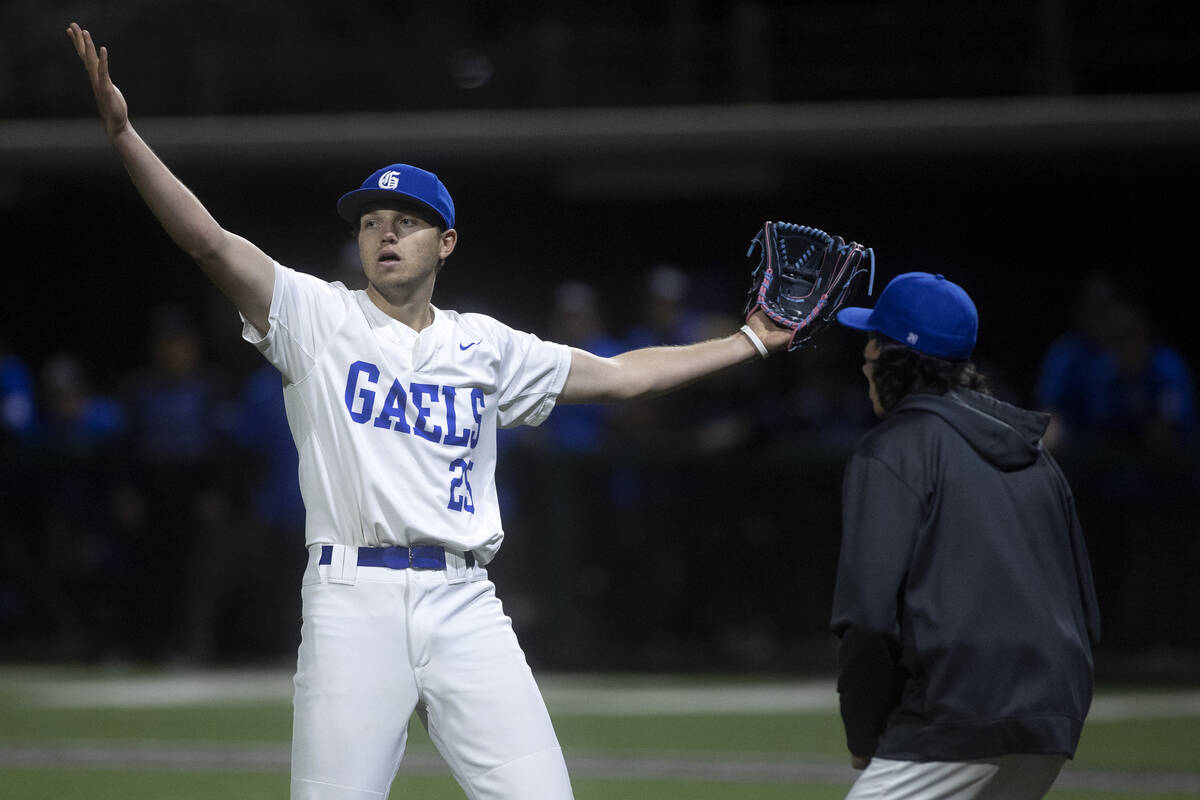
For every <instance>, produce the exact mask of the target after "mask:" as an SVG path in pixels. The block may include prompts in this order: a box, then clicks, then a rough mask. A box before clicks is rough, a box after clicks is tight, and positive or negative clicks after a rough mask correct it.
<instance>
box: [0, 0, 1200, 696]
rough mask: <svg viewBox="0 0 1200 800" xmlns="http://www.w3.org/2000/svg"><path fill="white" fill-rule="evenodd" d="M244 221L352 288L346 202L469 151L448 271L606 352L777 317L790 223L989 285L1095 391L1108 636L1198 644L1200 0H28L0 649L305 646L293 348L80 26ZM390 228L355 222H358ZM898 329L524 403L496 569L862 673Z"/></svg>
mask: <svg viewBox="0 0 1200 800" xmlns="http://www.w3.org/2000/svg"><path fill="white" fill-rule="evenodd" d="M75 19H77V20H79V21H80V22H81V23H82V24H83V25H84V26H85V27H87V28H89V29H90V30H91V31H92V32H93V34H94V36H95V37H96V39H97V41H98V43H100V44H103V45H106V46H108V47H109V48H110V51H111V57H112V72H113V77H114V80H115V82H116V83H117V85H118V86H119V87H120V88H121V89H122V91H123V92H124V94H125V96H126V98H127V99H128V101H129V103H130V109H131V117H132V119H133V121H134V124H135V125H136V126H137V127H138V129H139V131H140V132H141V133H142V134H143V136H144V137H145V138H146V139H147V140H148V141H149V142H150V144H151V145H152V146H154V147H155V148H156V150H157V151H158V152H159V153H160V155H162V156H163V157H164V159H165V160H166V161H167V162H168V163H169V164H170V165H171V166H172V168H173V169H174V170H175V171H176V172H177V173H178V174H179V175H180V177H181V178H182V179H183V180H184V182H185V183H187V184H188V185H189V186H190V187H192V188H193V190H195V191H196V193H197V194H198V195H199V196H200V198H201V199H202V200H203V201H204V202H205V203H206V205H207V206H208V207H209V209H210V210H211V211H212V212H213V213H214V215H215V216H216V217H217V218H218V219H219V220H220V221H221V222H222V223H223V224H224V225H225V226H226V227H228V228H230V229H231V230H233V231H235V232H238V233H241V234H243V235H245V236H247V237H248V238H250V239H252V240H254V241H255V242H256V243H258V244H259V245H260V246H262V247H263V248H264V249H265V250H267V252H268V253H270V254H271V255H272V256H274V257H275V258H277V259H278V260H280V261H281V262H283V263H285V264H288V265H290V266H293V267H296V268H298V269H302V270H306V271H309V272H312V273H315V274H318V275H321V276H323V277H326V278H329V279H333V280H343V281H345V282H347V283H348V284H350V285H355V283H356V281H359V280H360V279H361V274H360V273H359V271H358V268H357V262H356V259H357V254H356V251H355V250H353V248H352V246H351V245H350V242H351V239H350V238H349V235H348V232H347V231H346V230H345V226H344V225H343V224H342V223H341V222H340V220H338V218H337V217H336V215H335V213H334V210H333V209H334V201H335V200H336V199H337V197H338V196H339V195H340V194H342V193H343V192H345V191H347V190H349V189H351V188H355V187H356V186H357V185H358V184H359V183H360V182H361V180H362V179H363V178H364V177H365V176H366V175H367V174H369V173H370V172H372V171H373V170H375V169H376V168H377V167H379V166H381V165H383V164H387V163H392V162H395V161H406V162H410V163H415V164H418V165H421V166H424V167H426V168H429V169H431V170H433V171H435V172H437V173H438V174H439V175H440V176H441V177H442V179H443V181H444V182H445V183H446V184H447V186H448V187H449V188H450V191H451V192H452V194H453V195H454V198H455V202H456V205H457V211H458V229H459V233H460V241H459V247H458V249H457V250H456V252H455V254H454V256H453V258H452V260H451V262H450V264H449V266H448V267H447V269H446V270H445V272H444V273H443V275H442V277H441V280H440V282H439V286H438V290H437V293H436V294H435V297H434V301H435V303H436V304H437V305H439V306H441V307H446V308H456V309H458V310H462V311H480V312H484V313H489V314H492V315H494V316H496V317H498V318H500V319H502V320H504V321H505V322H507V323H509V324H511V325H513V326H514V327H518V328H523V329H526V330H530V331H533V332H535V333H538V334H539V335H541V336H543V337H546V338H552V339H555V340H557V341H563V342H567V343H570V344H574V345H577V346H582V347H585V348H587V349H591V350H593V351H595V352H600V353H607V352H616V351H619V350H620V349H624V348H627V347H631V346H637V345H642V344H659V343H670V342H681V341H689V340H692V339H694V338H696V337H699V336H710V335H718V334H723V333H725V332H728V331H729V330H731V329H732V328H734V327H736V326H737V325H738V324H739V321H738V319H737V317H738V312H739V311H740V309H741V306H742V301H743V295H744V291H745V289H746V287H747V285H748V267H749V264H748V262H747V261H746V260H745V258H744V253H745V250H746V247H747V245H748V242H749V240H750V238H751V237H752V236H753V234H754V233H755V231H756V228H757V226H758V225H759V224H760V223H761V221H762V220H764V219H787V220H791V221H795V222H800V223H804V224H808V225H813V226H817V227H821V228H824V229H826V230H829V231H831V232H834V233H839V234H841V235H844V236H846V237H847V238H853V239H856V240H858V241H860V242H864V243H867V244H869V245H871V246H873V247H874V248H875V250H876V252H877V255H878V264H879V275H878V280H877V287H878V286H881V285H882V284H883V283H884V282H886V281H887V280H888V279H890V278H891V277H893V276H894V275H896V274H899V273H901V272H905V271H908V270H913V269H921V270H927V271H932V272H942V273H945V274H946V275H947V276H949V277H951V278H952V279H954V280H956V281H957V282H959V283H961V284H962V285H963V286H964V287H965V288H966V289H967V290H968V291H969V292H970V293H971V294H972V296H973V297H974V298H975V300H976V303H977V305H978V307H979V311H980V316H981V334H980V335H981V341H980V345H979V347H978V349H977V351H976V357H977V361H978V362H979V363H980V365H981V366H982V367H983V368H984V370H985V371H986V372H988V373H989V374H990V375H991V377H992V379H993V384H994V388H995V390H996V393H997V394H998V395H1000V396H1001V397H1003V398H1004V399H1008V400H1011V401H1014V402H1017V403H1021V404H1024V405H1027V406H1031V407H1038V408H1043V409H1045V410H1049V411H1053V412H1055V413H1056V423H1055V425H1054V427H1053V436H1052V437H1051V439H1050V441H1049V444H1050V445H1051V446H1052V447H1053V448H1054V451H1055V454H1056V455H1057V456H1058V457H1059V459H1060V461H1061V463H1062V464H1063V466H1064V469H1065V470H1066V471H1067V473H1068V476H1069V477H1070V479H1071V480H1072V483H1073V486H1074V487H1075V490H1076V493H1077V495H1078V502H1079V506H1080V512H1081V515H1082V517H1083V519H1084V523H1085V530H1086V533H1087V537H1088V541H1089V546H1090V548H1091V551H1092V558H1093V561H1094V567H1095V572H1096V578H1097V584H1098V586H1099V589H1100V592H1101V602H1102V605H1103V608H1102V611H1103V615H1104V620H1105V626H1106V629H1105V639H1104V642H1103V644H1102V646H1101V650H1100V654H1099V655H1100V664H1101V668H1102V670H1105V671H1106V673H1105V674H1108V675H1116V674H1120V673H1133V672H1136V673H1137V674H1139V675H1140V676H1142V677H1146V676H1151V675H1156V674H1158V675H1164V676H1168V677H1170V676H1179V675H1190V676H1192V677H1194V675H1195V671H1194V670H1195V668H1196V667H1195V663H1196V658H1197V655H1198V653H1200V594H1198V593H1196V592H1194V591H1192V588H1191V587H1192V584H1193V582H1194V575H1195V573H1196V570H1197V568H1198V567H1200V546H1198V544H1197V541H1196V520H1197V512H1198V511H1200V501H1198V500H1197V496H1198V490H1200V479H1198V477H1197V476H1198V471H1197V451H1196V446H1195V434H1196V430H1195V428H1196V410H1195V394H1194V365H1195V364H1196V359H1197V356H1198V355H1200V353H1198V350H1197V344H1196V338H1195V334H1194V331H1193V327H1194V326H1193V325H1192V324H1191V319H1190V314H1191V306H1192V302H1191V296H1189V295H1188V294H1187V291H1186V285H1188V284H1189V283H1193V282H1194V280H1193V277H1192V273H1193V271H1194V270H1195V267H1196V256H1195V254H1194V250H1195V247H1194V246H1193V245H1192V243H1191V242H1190V237H1189V235H1188V234H1187V233H1186V232H1187V231H1188V230H1192V229H1193V228H1192V217H1193V216H1194V214H1195V211H1194V209H1195V207H1196V203H1195V199H1194V186H1195V184H1196V180H1197V178H1198V177H1200V148H1198V147H1197V144H1198V143H1200V6H1198V5H1197V4H1194V3H1189V2H1155V0H1141V1H1140V2H1133V1H1132V0H1116V1H1114V2H1081V0H1012V1H1011V2H1005V3H991V2H950V1H949V0H947V1H944V2H942V1H936V2H913V1H912V0H897V2H865V1H864V2H852V1H848V2H832V1H831V0H823V1H820V2H817V1H813V2H770V1H768V0H742V2H701V1H700V0H674V1H664V2H642V3H637V4H606V5H604V6H603V7H601V6H600V5H599V4H592V3H580V2H556V3H540V2H532V3H512V2H442V3H438V4H422V5H417V4H404V3H397V2H391V1H388V2H384V1H382V0H374V1H371V0H367V1H366V2H362V3H357V4H344V3H337V4H335V3H329V4H315V3H308V4H305V3H299V4H297V3H295V2H291V3H283V2H276V1H275V0H264V1H261V2H247V1H246V0H237V2H233V0H229V1H228V2H197V1H195V0H176V1H175V2H172V3H161V2H150V1H149V0H144V1H140V2H139V1H137V0H124V1H123V2H116V1H110V2H103V3H101V2H85V1H82V0H81V1H80V2H59V1H58V0H39V2H36V3H35V2H30V1H29V0H7V2H5V3H4V4H3V6H0V232H2V235H3V241H4V243H5V253H6V254H7V259H6V263H5V267H6V269H7V271H8V274H9V280H8V282H7V286H6V288H5V289H4V290H3V291H2V292H0V298H2V300H0V311H2V315H0V393H2V394H0V402H2V411H3V414H2V417H3V425H2V429H3V433H2V436H3V440H2V441H3V445H2V451H0V452H2V456H0V477H2V479H3V481H2V483H0V658H3V659H7V660H25V659H48V658H49V659H72V660H87V661H116V662H124V661H148V662H168V663H229V662H244V661H263V660H267V661H273V660H279V661H281V662H284V663H286V662H287V661H288V660H289V659H290V658H291V657H292V653H293V651H294V644H295V640H296V637H297V636H298V620H297V616H298V613H299V611H298V609H299V603H298V597H297V595H298V592H297V579H298V569H299V567H298V564H299V562H300V559H301V558H302V556H303V553H302V548H301V542H302V522H301V517H300V509H299V507H298V499H297V497H296V487H295V471H294V470H295V450H294V447H293V446H292V444H291V440H290V437H289V435H288V433H287V429H286V424H285V422H284V420H283V416H282V405H281V400H280V393H279V386H278V378H277V376H276V375H275V373H273V372H272V371H270V369H269V368H268V367H266V366H265V362H264V361H263V360H262V359H261V357H260V356H259V355H258V354H257V353H256V352H255V351H254V349H253V348H252V347H250V346H249V345H246V344H245V343H243V342H242V341H241V340H240V337H239V321H238V319H237V315H236V312H235V311H234V310H233V309H232V307H231V306H230V305H229V304H228V303H227V302H226V301H225V300H224V299H223V298H221V297H219V296H218V295H217V293H216V292H215V291H214V290H213V289H211V288H210V287H209V286H208V285H207V283H206V282H205V281H204V279H203V278H202V277H201V276H200V275H199V273H198V271H197V270H196V269H195V268H194V266H193V265H191V264H190V263H189V262H188V260H187V259H186V258H185V257H184V256H183V255H182V254H181V253H180V252H179V251H177V250H176V249H175V248H174V246H173V245H172V244H171V243H170V241H169V240H168V239H167V237H166V236H165V235H164V234H163V233H162V232H161V230H160V229H159V227H158V225H157V223H156V222H155V221H154V219H153V218H152V217H151V216H150V214H149V213H148V212H147V211H146V210H145V208H144V206H143V205H142V204H141V201H140V199H139V198H138V197H137V195H136V193H135V191H134V190H133V189H132V187H131V186H130V184H129V182H128V180H127V178H126V177H125V175H124V172H123V170H122V168H121V166H120V164H119V162H118V161H117V159H116V157H115V156H114V155H113V153H112V152H111V150H110V148H109V146H108V144H107V142H106V140H105V137H104V134H103V131H102V129H101V126H100V124H99V122H98V121H97V119H96V117H95V114H94V102H93V100H92V97H91V92H90V89H89V87H88V85H87V81H86V77H85V74H84V72H83V70H82V68H81V66H80V64H79V62H78V59H77V58H76V56H75V54H74V52H73V50H72V48H71V46H70V43H69V41H68V39H67V37H66V35H65V33H64V30H65V28H66V25H67V23H68V22H70V21H72V20H75ZM348 246H350V247H351V249H349V250H348V249H347V247H348ZM861 345H862V341H861V339H860V338H859V337H857V336H856V335H851V332H849V331H845V330H841V331H838V330H834V331H831V332H829V333H828V334H826V335H825V336H824V337H822V338H821V339H820V340H818V342H817V343H816V344H815V346H813V347H811V348H806V349H805V350H803V351H801V352H799V353H794V354H791V355H790V356H787V357H775V358H772V359H771V360H770V361H768V362H766V363H764V364H748V365H745V366H744V367H740V368H738V369H736V370H733V371H730V372H729V373H727V374H724V375H721V376H718V377H716V378H714V379H712V380H710V381H706V382H704V383H703V384H701V385H698V386H696V387H693V388H691V389H689V390H686V391H684V392H681V393H679V394H678V395H674V396H671V397H668V398H664V399H661V400H657V401H654V402H652V403H642V404H637V405H634V406H629V407H623V408H619V409H618V408H592V409H576V408H571V409H560V410H559V411H557V412H556V413H555V414H554V415H552V417H551V419H550V421H549V422H547V423H546V425H545V426H543V427H542V428H539V429H525V430H519V431H512V432H506V433H504V434H503V435H502V440H501V447H502V452H503V456H502V457H501V463H500V469H499V474H498V478H499V481H500V484H501V488H502V492H503V502H504V511H505V515H506V529H507V533H508V537H507V539H506V541H505V546H504V548H503V550H502V551H501V554H500V556H499V558H498V560H497V561H496V562H495V563H494V565H493V567H492V568H491V572H492V576H493V578H494V579H495V580H496V581H497V583H498V584H499V587H500V594H501V597H502V598H504V599H505V601H506V607H507V608H508V611H509V613H510V614H511V616H512V617H513V618H514V622H515V624H516V626H517V629H518V631H519V632H520V634H521V636H522V640H523V643H524V645H525V647H526V650H527V652H528V653H529V655H530V659H531V661H533V662H534V663H535V665H537V666H542V667H548V668H555V669H660V668H670V669H685V670H689V669H690V670H731V671H760V672H765V671H770V672H785V673H786V672H804V671H814V670H815V671H827V670H829V669H831V668H832V667H833V666H834V664H833V641H832V638H831V637H830V636H829V635H828V633H827V632H826V623H827V616H828V611H829V603H830V598H831V593H832V585H833V572H834V566H835V563H836V557H837V548H838V536H839V518H838V514H839V509H838V506H839V497H840V479H841V467H842V464H843V463H844V460H845V458H846V456H847V455H848V454H849V452H850V450H851V449H852V448H853V446H854V443H855V441H856V440H857V438H858V437H859V436H861V435H862V433H863V432H865V431H866V430H867V429H868V428H869V427H870V426H871V425H872V424H873V419H872V417H871V416H870V408H869V403H868V401H867V398H866V392H865V387H864V385H863V384H864V381H863V379H862V377H861V374H860V373H859V366H860V363H861V357H860V351H861Z"/></svg>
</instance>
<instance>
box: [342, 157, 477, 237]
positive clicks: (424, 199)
mask: <svg viewBox="0 0 1200 800" xmlns="http://www.w3.org/2000/svg"><path fill="white" fill-rule="evenodd" d="M386 200H393V201H395V200H403V201H408V202H413V203H416V204H417V205H419V206H422V207H424V208H427V209H429V210H430V211H432V212H433V213H434V214H436V215H437V216H438V218H439V219H440V220H441V221H442V222H443V223H444V224H445V227H446V230H449V229H450V228H453V227H454V201H453V200H451V199H450V192H448V191H446V187H445V186H444V185H442V182H441V181H440V180H438V176H437V175H434V174H433V173H432V172H427V171H425V170H423V169H421V168H420V167H414V166H410V165H409V164H389V165H388V166H386V167H384V168H382V169H378V170H376V171H375V172H372V173H371V176H370V177H369V178H367V179H366V180H365V181H363V183H362V186H361V187H360V188H358V189H355V190H354V191H352V192H346V194H344V195H342V196H341V199H339V200H338V203H337V211H338V216H340V217H341V218H342V219H344V220H346V221H347V222H350V223H353V224H355V225H357V224H358V218H359V216H361V215H362V209H363V207H364V206H366V205H367V204H368V203H378V202H380V201H386Z"/></svg>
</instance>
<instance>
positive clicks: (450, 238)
mask: <svg viewBox="0 0 1200 800" xmlns="http://www.w3.org/2000/svg"><path fill="white" fill-rule="evenodd" d="M441 238H442V247H441V250H440V251H439V252H438V257H439V258H441V259H442V260H443V261H445V260H446V259H447V258H449V257H450V254H451V253H453V252H454V246H455V245H456V244H458V231H456V230H454V228H451V229H450V230H448V231H442V237H441Z"/></svg>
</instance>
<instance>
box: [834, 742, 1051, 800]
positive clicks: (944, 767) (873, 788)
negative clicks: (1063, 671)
mask: <svg viewBox="0 0 1200 800" xmlns="http://www.w3.org/2000/svg"><path fill="white" fill-rule="evenodd" d="M1064 762H1066V758H1064V757H1063V756H1048V755H1036V754H1024V753H1020V754H1012V755H1005V756H999V757H998V758H984V759H978V760H974V761H889V760H888V759H886V758H872V759H871V763H870V764H868V765H867V768H866V769H865V770H863V773H862V775H860V776H859V777H858V780H857V781H855V782H854V785H853V786H852V787H850V794H848V795H846V800H1037V799H1038V798H1041V797H1044V796H1045V795H1046V793H1047V792H1049V791H1050V787H1051V786H1053V785H1054V781H1055V779H1056V778H1058V773H1059V772H1060V771H1061V770H1062V767H1063V763H1064Z"/></svg>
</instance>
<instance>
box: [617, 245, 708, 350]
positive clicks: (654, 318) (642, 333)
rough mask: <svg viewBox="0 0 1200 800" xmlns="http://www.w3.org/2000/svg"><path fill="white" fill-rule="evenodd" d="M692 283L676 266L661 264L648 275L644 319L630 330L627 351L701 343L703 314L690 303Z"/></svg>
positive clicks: (643, 311) (627, 337)
mask: <svg viewBox="0 0 1200 800" xmlns="http://www.w3.org/2000/svg"><path fill="white" fill-rule="evenodd" d="M690 284H691V281H690V280H689V278H688V276H687V273H686V272H684V271H683V270H682V269H680V268H679V267H677V266H675V265H674V264H658V265H656V266H654V267H653V268H652V269H651V270H650V272H649V274H648V275H647V276H646V293H645V295H644V297H645V301H644V302H645V305H644V307H643V310H642V313H643V316H642V319H641V320H639V321H638V322H636V323H635V324H634V325H633V326H632V327H631V328H630V329H629V333H628V335H627V336H626V337H625V338H626V343H625V347H626V349H630V350H632V349H635V348H639V347H654V346H656V345H662V344H668V345H672V344H673V345H679V344H688V343H689V342H695V341H699V337H700V335H701V332H700V328H701V327H702V326H703V324H704V318H703V315H702V314H701V313H699V312H698V311H696V310H695V309H693V308H691V307H690V306H689V304H688V300H689V291H690V289H691V286H690Z"/></svg>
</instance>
